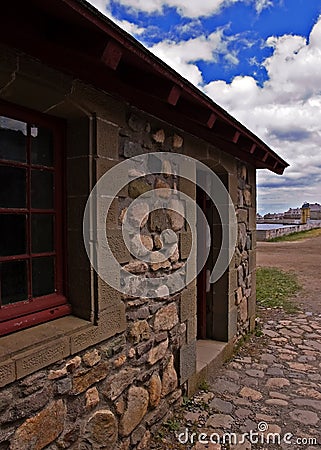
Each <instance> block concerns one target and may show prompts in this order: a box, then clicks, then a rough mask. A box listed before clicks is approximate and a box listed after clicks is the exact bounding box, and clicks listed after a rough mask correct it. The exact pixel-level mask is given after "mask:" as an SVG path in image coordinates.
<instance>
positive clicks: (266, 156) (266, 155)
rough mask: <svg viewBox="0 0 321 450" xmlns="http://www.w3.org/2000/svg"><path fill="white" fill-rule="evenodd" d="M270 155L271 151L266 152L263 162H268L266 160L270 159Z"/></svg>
mask: <svg viewBox="0 0 321 450" xmlns="http://www.w3.org/2000/svg"><path fill="white" fill-rule="evenodd" d="M268 157H269V152H266V153H265V155H264V156H263V158H262V161H263V162H266V160H267V159H268Z"/></svg>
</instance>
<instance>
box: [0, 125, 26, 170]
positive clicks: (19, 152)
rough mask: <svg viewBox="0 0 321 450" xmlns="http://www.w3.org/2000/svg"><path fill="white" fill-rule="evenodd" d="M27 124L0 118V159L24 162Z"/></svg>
mask: <svg viewBox="0 0 321 450" xmlns="http://www.w3.org/2000/svg"><path fill="white" fill-rule="evenodd" d="M26 136H27V124H26V123H24V122H20V121H19V120H14V119H10V118H9V117H4V116H0V159H7V160H10V161H20V162H26V160H27V159H26V157H27V154H26Z"/></svg>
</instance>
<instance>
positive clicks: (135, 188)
mask: <svg viewBox="0 0 321 450" xmlns="http://www.w3.org/2000/svg"><path fill="white" fill-rule="evenodd" d="M151 189H152V187H151V186H150V185H149V184H148V183H146V181H143V180H134V181H131V182H130V183H129V186H128V195H129V197H131V198H137V197H139V196H140V195H142V194H145V193H146V192H148V191H150V190H151Z"/></svg>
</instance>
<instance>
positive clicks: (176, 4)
mask: <svg viewBox="0 0 321 450" xmlns="http://www.w3.org/2000/svg"><path fill="white" fill-rule="evenodd" d="M237 1H239V0H199V1H198V2H195V1H186V0H147V1H146V0H117V2H118V3H119V4H121V5H124V6H128V7H129V8H130V9H131V10H132V11H137V10H139V11H144V12H145V13H148V14H155V13H158V14H161V13H162V12H163V9H164V7H166V6H167V7H172V8H175V9H176V10H177V12H178V13H179V14H180V15H181V16H183V17H190V18H196V17H207V16H211V15H213V14H217V13H218V12H219V11H220V10H221V8H222V7H225V6H228V5H230V4H232V3H236V2H237Z"/></svg>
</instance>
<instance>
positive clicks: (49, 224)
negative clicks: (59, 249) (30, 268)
mask: <svg viewBox="0 0 321 450" xmlns="http://www.w3.org/2000/svg"><path fill="white" fill-rule="evenodd" d="M53 221H54V218H53V216H52V215H49V214H33V215H32V216H31V242H32V253H42V252H51V251H53V249H54V245H53V232H54V226H53Z"/></svg>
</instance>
